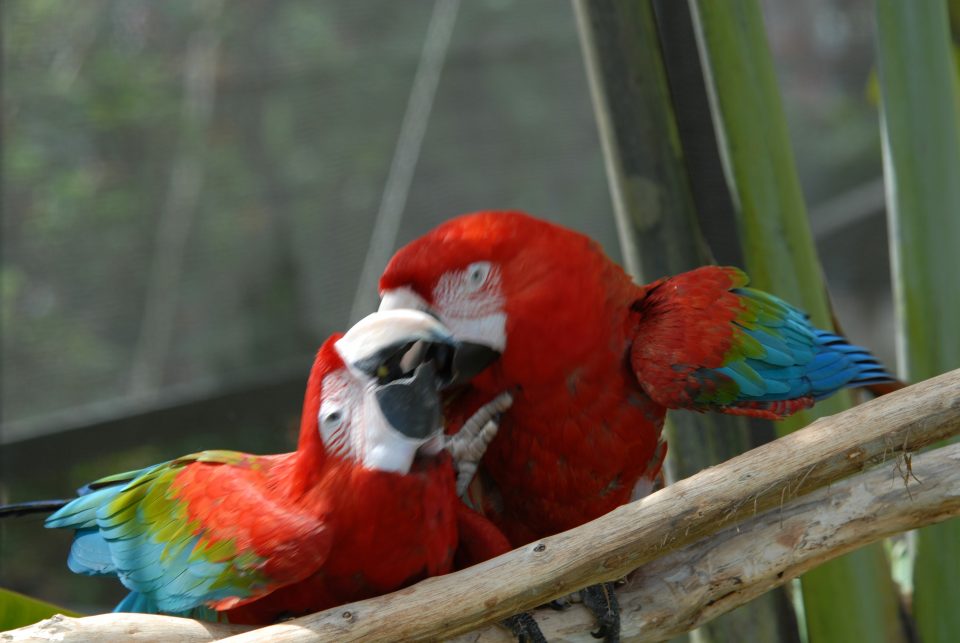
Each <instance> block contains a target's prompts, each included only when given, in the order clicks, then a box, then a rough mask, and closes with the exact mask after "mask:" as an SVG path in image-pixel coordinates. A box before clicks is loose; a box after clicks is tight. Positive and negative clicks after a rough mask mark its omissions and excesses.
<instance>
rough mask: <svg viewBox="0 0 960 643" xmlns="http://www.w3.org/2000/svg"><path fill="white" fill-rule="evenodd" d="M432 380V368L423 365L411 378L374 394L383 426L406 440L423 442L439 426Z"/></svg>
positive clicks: (392, 383) (381, 388)
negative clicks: (384, 424) (405, 437)
mask: <svg viewBox="0 0 960 643" xmlns="http://www.w3.org/2000/svg"><path fill="white" fill-rule="evenodd" d="M436 379H437V375H436V370H435V369H434V366H433V364H431V363H430V362H427V363H425V364H421V365H420V366H418V367H417V370H416V371H415V372H414V374H413V375H412V376H410V377H407V378H405V379H400V380H395V381H393V382H390V383H389V384H385V385H383V386H381V387H380V388H378V389H377V391H376V396H377V403H378V404H379V406H380V410H381V412H382V413H383V416H384V417H385V418H386V419H387V422H389V423H390V425H391V426H392V427H393V428H395V429H396V430H397V431H399V432H400V433H402V434H403V435H405V436H407V437H408V438H413V439H416V440H422V439H425V438H427V437H429V436H430V434H431V433H433V432H434V431H436V430H437V428H438V427H439V426H440V395H439V393H438V392H437V387H436Z"/></svg>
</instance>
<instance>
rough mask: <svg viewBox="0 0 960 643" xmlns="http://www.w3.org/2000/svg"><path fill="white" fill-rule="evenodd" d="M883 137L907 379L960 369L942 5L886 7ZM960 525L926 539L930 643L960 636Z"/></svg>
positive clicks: (956, 136) (951, 110) (951, 93)
mask: <svg viewBox="0 0 960 643" xmlns="http://www.w3.org/2000/svg"><path fill="white" fill-rule="evenodd" d="M877 45H878V54H879V71H880V89H881V99H882V100H881V114H882V116H881V132H882V134H883V142H884V145H883V160H884V173H885V175H886V181H887V215H888V219H889V222H890V230H891V234H890V245H891V252H892V257H893V261H892V265H893V284H894V296H895V299H896V303H897V313H898V322H899V323H898V326H899V333H898V338H897V339H898V342H897V353H898V358H899V360H898V361H899V362H900V370H901V373H902V374H903V375H904V376H905V377H907V378H911V379H920V378H924V377H929V376H931V375H934V374H936V373H939V372H943V371H945V370H947V369H949V368H955V367H956V366H957V365H960V334H958V332H957V329H958V328H960V298H958V297H957V296H956V292H957V272H958V271H957V265H958V264H957V258H956V252H957V247H958V245H960V181H958V180H957V178H958V172H960V109H958V102H957V96H958V86H957V70H956V68H955V64H954V61H955V58H954V52H953V51H952V47H951V39H950V21H949V16H948V11H947V6H946V3H945V2H944V1H943V0H930V1H926V2H906V3H904V2H898V1H891V0H879V1H878V2H877ZM958 595H960V521H956V520H954V521H951V522H948V523H944V524H941V525H937V526H936V527H933V528H929V529H924V530H922V531H921V532H919V533H918V534H917V555H916V559H915V565H914V595H913V612H914V617H915V619H916V622H917V630H918V632H919V634H920V636H921V638H922V639H923V641H924V642H925V643H936V642H946V641H955V640H956V639H957V635H958V634H957V633H958V632H960V611H958V610H957V609H956V601H957V596H958Z"/></svg>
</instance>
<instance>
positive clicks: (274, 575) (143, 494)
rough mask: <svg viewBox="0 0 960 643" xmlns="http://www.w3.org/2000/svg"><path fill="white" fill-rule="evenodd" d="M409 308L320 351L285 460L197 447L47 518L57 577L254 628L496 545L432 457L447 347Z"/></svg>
mask: <svg viewBox="0 0 960 643" xmlns="http://www.w3.org/2000/svg"><path fill="white" fill-rule="evenodd" d="M412 312H413V311H393V312H391V313H378V314H374V315H371V316H370V317H367V318H366V319H364V320H362V321H361V322H359V323H358V324H357V325H356V326H354V327H353V328H352V329H350V331H349V332H347V333H346V334H345V335H334V336H332V337H330V338H329V339H328V340H327V341H326V343H324V344H323V346H322V347H321V348H320V350H319V352H318V353H317V356H316V361H315V362H314V365H313V369H312V371H311V373H310V378H309V382H308V384H307V390H306V395H305V399H304V406H303V413H302V419H301V429H300V439H299V443H298V445H297V450H296V451H295V452H293V453H284V454H280V455H268V456H257V455H249V454H246V453H238V452H234V451H204V452H201V453H195V454H192V455H188V456H185V457H182V458H178V459H176V460H172V461H170V462H166V463H163V464H158V465H155V466H152V467H147V468H145V469H141V470H138V471H131V472H128V473H123V474H119V475H115V476H110V477H107V478H102V479H100V480H97V481H96V482H94V483H92V484H90V485H88V486H87V487H85V488H84V489H83V490H81V493H82V495H81V496H80V497H79V498H76V499H75V500H72V501H70V502H67V503H66V504H65V506H62V508H60V509H59V510H58V511H56V513H54V514H53V515H52V516H50V517H49V518H48V519H47V521H46V526H47V527H55V528H69V529H74V530H76V538H75V540H74V541H73V546H72V548H71V551H70V556H69V560H68V564H69V567H70V569H71V570H73V571H74V572H77V573H81V574H113V575H116V576H118V577H119V578H120V580H121V582H122V583H123V584H124V585H125V586H126V587H127V588H128V589H130V590H131V593H130V594H129V595H128V596H127V598H126V599H124V600H123V601H122V602H121V603H120V605H119V606H118V607H117V611H136V612H164V613H170V614H180V615H190V616H194V617H199V618H209V619H218V620H224V621H229V622H235V623H254V624H260V623H269V622H272V621H275V620H277V619H278V618H281V617H285V616H292V615H299V614H304V613H309V612H314V611H317V610H321V609H324V608H327V607H332V606H335V605H338V604H341V603H345V602H349V601H354V600H358V599H363V598H367V597H370V596H374V595H378V594H382V593H385V592H390V591H393V590H396V589H399V588H401V587H404V586H406V585H409V584H412V583H414V582H416V581H417V580H419V579H421V578H424V577H426V576H432V575H436V574H443V573H446V572H449V571H450V570H451V569H452V567H453V566H454V555H455V553H457V552H458V549H459V553H458V555H459V556H462V557H463V560H462V562H464V563H469V562H477V560H483V559H486V558H489V557H491V556H495V555H498V554H500V553H503V552H504V551H507V550H508V549H509V544H508V543H507V541H506V539H505V538H504V537H503V536H502V534H500V533H499V532H498V531H497V530H496V528H494V527H493V526H492V525H491V524H490V523H489V522H487V521H486V520H485V519H483V518H482V517H480V516H479V515H478V514H476V513H474V512H473V511H472V510H470V509H468V508H466V506H465V505H463V503H462V502H460V500H459V498H458V497H457V493H456V491H455V484H456V482H455V475H454V469H453V464H452V462H451V459H450V457H449V455H448V453H447V452H446V451H445V450H444V446H445V442H446V438H445V436H444V435H443V432H442V428H441V426H442V425H441V422H440V420H441V418H440V399H439V392H438V388H439V386H441V385H443V384H444V383H446V382H447V381H448V380H449V379H451V377H452V375H453V374H452V373H451V372H450V364H451V362H452V358H453V351H454V347H455V345H454V343H453V341H452V340H451V337H450V335H449V333H448V331H446V329H444V328H443V326H442V325H441V324H440V323H439V322H437V321H436V320H435V319H434V318H432V317H430V316H428V315H424V314H422V313H413V314H411V313H412ZM28 504H29V503H28ZM59 504H61V505H63V504H64V503H62V502H61V503H59ZM38 506H40V508H41V509H46V510H47V511H49V510H50V509H51V508H52V507H51V506H50V505H49V503H47V504H46V505H44V504H43V503H39V505H38ZM18 512H22V508H21V509H20V510H19V511H18V508H17V507H13V508H8V511H6V512H5V513H18ZM0 513H4V512H0Z"/></svg>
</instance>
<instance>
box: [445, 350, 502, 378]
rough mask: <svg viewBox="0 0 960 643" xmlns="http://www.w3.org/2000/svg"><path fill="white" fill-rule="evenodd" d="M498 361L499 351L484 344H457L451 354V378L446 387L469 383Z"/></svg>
mask: <svg viewBox="0 0 960 643" xmlns="http://www.w3.org/2000/svg"><path fill="white" fill-rule="evenodd" d="M498 359H500V351H497V350H494V349H492V348H490V347H489V346H487V345H486V344H477V343H475V342H458V343H457V347H456V349H455V350H454V352H453V365H452V369H451V377H450V381H449V382H448V383H447V386H448V387H449V386H457V385H460V384H465V383H466V382H469V381H470V380H472V379H473V378H474V376H476V375H477V374H479V373H480V372H481V371H483V370H484V369H485V368H487V367H488V366H490V365H491V364H492V363H494V362H495V361H497V360H498Z"/></svg>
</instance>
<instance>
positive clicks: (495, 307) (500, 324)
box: [433, 261, 507, 352]
mask: <svg viewBox="0 0 960 643" xmlns="http://www.w3.org/2000/svg"><path fill="white" fill-rule="evenodd" d="M433 302H434V310H435V311H436V312H437V313H438V314H439V315H440V318H441V319H442V320H443V321H444V323H445V324H446V325H447V327H448V328H449V329H450V330H451V331H453V334H454V336H455V337H456V338H457V339H458V340H460V341H470V342H475V343H478V344H484V345H486V346H489V347H490V348H493V349H495V350H498V351H500V352H503V350H504V349H505V348H506V344H507V330H506V329H507V314H506V312H505V311H504V310H503V305H504V297H503V294H502V291H501V286H500V270H499V269H497V267H496V266H494V265H492V264H490V263H488V262H485V261H481V262H476V263H472V264H470V265H469V266H467V267H466V268H464V269H463V270H456V271H453V272H448V273H446V274H444V275H443V276H442V277H440V280H439V281H438V282H437V285H436V286H435V287H434V289H433Z"/></svg>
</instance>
